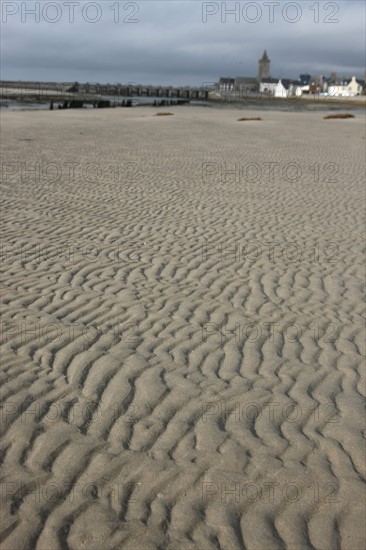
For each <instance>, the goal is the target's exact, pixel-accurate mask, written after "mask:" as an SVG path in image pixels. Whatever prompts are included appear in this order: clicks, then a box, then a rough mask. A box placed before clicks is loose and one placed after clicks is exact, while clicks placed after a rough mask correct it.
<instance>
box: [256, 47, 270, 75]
mask: <svg viewBox="0 0 366 550" xmlns="http://www.w3.org/2000/svg"><path fill="white" fill-rule="evenodd" d="M270 63H271V60H270V59H269V57H268V55H267V50H264V52H263V55H262V59H259V61H258V77H257V78H258V82H260V81H261V80H262V78H269V66H270Z"/></svg>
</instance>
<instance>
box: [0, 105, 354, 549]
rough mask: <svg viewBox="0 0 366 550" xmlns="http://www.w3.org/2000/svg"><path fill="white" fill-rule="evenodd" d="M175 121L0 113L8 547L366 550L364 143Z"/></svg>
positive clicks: (318, 123) (216, 118)
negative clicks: (256, 175) (35, 173)
mask: <svg viewBox="0 0 366 550" xmlns="http://www.w3.org/2000/svg"><path fill="white" fill-rule="evenodd" d="M174 113H175V116H174V117H166V118H165V117H162V118H164V120H163V119H159V117H158V118H155V117H153V116H152V115H153V114H154V113H153V111H151V110H149V109H148V108H141V109H136V110H133V111H131V112H128V113H126V112H122V111H117V110H115V111H114V110H113V111H110V112H98V113H97V114H95V113H94V112H80V113H78V112H71V111H70V112H61V113H58V112H56V113H55V112H54V113H49V112H41V113H7V114H4V115H3V122H2V125H3V130H4V135H6V136H7V138H6V143H5V144H4V157H5V158H4V160H5V161H6V162H7V163H15V164H14V166H16V167H19V163H21V162H26V163H27V166H28V168H29V167H31V166H34V163H36V162H40V163H43V164H44V163H51V162H53V163H56V164H58V166H61V165H62V166H64V163H73V162H79V163H80V164H81V165H83V166H86V165H87V164H88V163H93V162H97V163H99V164H100V166H101V169H102V174H101V177H99V178H97V179H96V181H91V179H92V178H89V181H86V179H85V178H84V177H82V176H81V175H80V173H79V172H78V171H77V174H76V175H75V176H74V178H73V180H72V181H70V177H69V176H68V173H66V170H63V171H62V175H61V178H60V179H59V180H58V181H51V180H52V178H51V177H49V178H42V177H41V178H37V177H32V176H31V175H30V176H29V175H28V176H26V177H23V178H22V177H21V172H20V170H19V169H13V168H11V166H10V165H9V167H8V168H7V169H6V171H7V173H6V177H4V178H3V182H2V194H3V204H4V207H3V215H2V242H3V244H4V246H3V250H2V251H3V258H2V260H3V262H2V275H3V277H2V278H3V293H2V313H3V315H2V328H3V334H2V342H1V357H2V375H1V376H2V439H1V461H2V509H3V512H2V521H1V525H2V533H1V547H2V548H4V549H20V548H22V549H33V548H34V549H37V550H49V549H51V548H52V549H60V550H62V549H65V548H70V549H73V550H74V549H75V550H76V549H93V548H95V549H96V548H103V549H112V548H113V549H117V548H124V549H131V550H132V549H137V548H138V549H162V548H164V549H171V550H173V549H197V550H198V549H199V550H203V549H207V550H211V549H220V548H221V549H225V550H226V549H244V548H247V549H250V550H282V549H285V548H286V549H289V550H305V549H312V550H313V549H316V550H329V549H330V548H333V549H347V550H358V549H359V550H361V549H363V548H364V547H365V532H364V525H365V524H364V513H363V506H364V504H365V485H364V482H365V469H364V453H365V435H364V395H365V377H364V356H365V344H364V342H365V333H364V307H363V290H364V288H363V283H364V272H363V262H364V242H363V222H364V219H363V208H362V206H363V199H364V196H363V193H364V191H363V171H364V167H363V165H362V158H363V155H364V144H365V141H364V134H363V125H362V123H361V121H359V120H358V118H357V117H356V119H354V120H350V121H339V122H338V121H336V123H337V124H339V126H337V129H339V132H340V134H338V133H337V132H335V131H334V126H332V127H331V126H330V124H329V123H328V122H326V121H323V120H322V118H321V116H319V115H318V114H306V115H305V114H288V113H270V112H268V113H266V114H265V117H264V116H263V114H261V113H259V116H262V118H264V119H265V120H263V121H262V122H260V123H255V122H253V123H251V122H248V123H241V124H237V123H236V119H237V118H238V116H237V115H238V113H237V112H236V111H234V110H228V111H214V110H205V109H193V108H186V107H184V108H183V107H182V108H176V109H175V110H174ZM239 114H240V113H239ZM205 162H209V163H214V164H213V165H212V166H213V168H212V169H213V170H216V168H215V166H216V167H217V173H216V174H214V175H213V177H210V178H206V180H205V178H203V177H202V163H205ZM250 162H255V163H258V165H259V166H261V167H262V168H263V174H262V177H261V178H260V180H256V181H253V182H251V181H246V180H245V179H243V178H240V181H238V180H237V179H236V177H235V175H234V176H233V175H230V174H228V175H227V177H226V178H225V179H226V181H224V178H223V177H222V176H221V175H220V170H221V167H222V166H226V167H227V169H230V168H233V166H234V165H235V163H241V164H242V165H244V164H245V163H250ZM268 162H276V163H279V165H280V166H283V165H284V164H286V163H288V162H295V163H298V164H299V165H300V166H301V167H302V174H303V175H302V177H301V179H300V180H299V181H296V182H294V181H286V180H285V179H284V178H283V177H282V176H281V174H277V173H275V174H274V177H273V179H272V180H271V179H270V178H269V177H266V176H265V175H264V174H265V172H264V170H265V163H268ZM115 163H121V164H122V165H124V172H123V171H122V172H121V174H120V178H119V181H116V179H117V178H116V177H115V173H113V170H112V169H111V168H110V166H115ZM126 163H130V165H129V166H127V168H126ZM315 163H318V165H319V166H320V167H321V170H322V169H323V167H324V165H326V164H327V163H336V164H337V166H338V173H337V178H336V181H332V182H328V181H323V179H324V178H322V176H323V175H324V174H321V177H320V181H314V171H312V169H310V168H309V167H310V166H311V165H314V164H315ZM131 166H132V170H131ZM136 166H137V167H138V170H137V171H136V173H134V172H135V167H136ZM269 242H271V243H278V245H277V246H276V249H275V254H274V257H270V256H269V253H268V250H269V249H268V247H267V245H265V243H269ZM248 243H252V245H251V246H252V247H253V243H256V245H257V246H258V247H260V248H257V253H254V252H253V250H254V249H253V248H252V249H251V253H250V254H249V252H248V250H249V249H248V248H247V249H245V250H246V253H245V254H244V253H243V247H245V246H246V245H248ZM291 243H297V244H298V245H299V246H300V248H301V257H300V258H299V259H297V260H296V261H294V259H293V257H292V256H291V253H289V254H288V255H286V254H283V253H282V250H283V247H284V246H290V248H291ZM329 243H332V246H333V248H329V246H330V244H329ZM22 245H23V248H22ZM37 246H38V247H41V248H39V249H38V250H40V251H41V252H39V253H38V255H37V253H36V251H37ZM4 247H5V248H4ZM334 247H335V248H334ZM290 248H286V250H288V251H290ZM258 250H260V252H261V253H260V254H259V253H258ZM233 251H239V252H235V253H234V252H233ZM240 251H241V252H240ZM298 328H300V331H298Z"/></svg>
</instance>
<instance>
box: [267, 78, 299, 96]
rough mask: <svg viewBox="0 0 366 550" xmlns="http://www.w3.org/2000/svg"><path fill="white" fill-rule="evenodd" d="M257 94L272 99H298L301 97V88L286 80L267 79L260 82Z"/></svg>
mask: <svg viewBox="0 0 366 550" xmlns="http://www.w3.org/2000/svg"><path fill="white" fill-rule="evenodd" d="M259 92H260V93H263V94H268V95H271V96H273V97H282V98H284V97H299V96H301V95H302V90H301V86H300V85H299V84H298V83H296V82H291V81H290V80H288V79H281V78H280V79H278V78H267V79H265V80H262V82H261V83H260V86H259Z"/></svg>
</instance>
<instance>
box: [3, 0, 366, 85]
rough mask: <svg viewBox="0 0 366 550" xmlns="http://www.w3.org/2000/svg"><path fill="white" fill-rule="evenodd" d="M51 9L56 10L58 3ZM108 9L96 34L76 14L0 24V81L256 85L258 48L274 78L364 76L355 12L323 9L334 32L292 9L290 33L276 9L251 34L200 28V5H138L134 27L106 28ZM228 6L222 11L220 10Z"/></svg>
mask: <svg viewBox="0 0 366 550" xmlns="http://www.w3.org/2000/svg"><path fill="white" fill-rule="evenodd" d="M2 3H3V4H4V2H2ZM5 3H6V2H5ZM80 3H81V2H80ZM285 3H287V4H288V2H281V6H280V8H281V9H282V5H283V4H285ZM8 4H9V2H8ZM12 4H19V5H20V2H12ZM33 4H34V2H28V5H29V6H31V5H33ZM59 4H60V6H61V8H63V9H64V6H63V1H62V0H60V1H59ZM84 4H85V2H84ZM115 4H116V2H115V0H114V1H112V0H111V1H109V0H104V1H103V2H101V3H100V6H101V10H102V18H101V20H100V21H99V22H97V23H95V24H90V23H87V22H85V21H83V20H82V18H81V16H80V13H81V12H80V11H79V12H77V11H76V10H75V14H76V17H75V22H74V23H73V24H70V23H69V22H68V21H67V18H66V15H67V12H66V11H63V17H62V19H61V20H60V21H59V22H57V23H55V24H50V23H47V22H45V21H41V22H40V23H35V22H34V21H32V18H31V17H30V18H28V17H27V21H26V22H25V23H22V22H21V21H20V16H19V14H18V15H17V16H16V15H15V16H12V17H9V19H8V22H7V23H3V24H2V30H3V38H2V47H3V52H2V78H3V79H13V78H16V79H29V80H69V81H72V80H79V81H100V82H102V81H109V82H116V81H123V82H128V81H130V82H146V83H152V84H153V83H162V84H192V85H193V84H200V83H201V82H203V81H204V82H213V81H216V80H217V79H218V78H219V77H220V76H221V75H232V76H236V75H248V76H252V75H255V74H256V71H257V60H258V57H259V56H260V55H261V54H262V52H263V49H264V48H266V49H267V51H268V53H269V56H270V58H271V61H272V63H271V72H272V74H273V75H274V76H280V75H281V76H289V77H297V76H298V74H299V73H301V72H305V71H307V72H311V73H321V74H329V72H330V71H333V70H336V71H337V72H339V73H340V74H345V75H347V74H351V73H352V74H354V73H355V74H357V75H358V76H362V75H363V74H364V67H365V57H364V56H365V54H364V42H365V30H364V17H365V5H364V3H363V2H358V1H355V0H352V1H347V2H344V1H343V2H333V3H331V2H330V3H329V2H328V4H334V5H335V6H339V8H340V9H339V12H338V13H337V14H336V15H335V16H334V18H338V19H339V22H338V23H334V24H333V23H325V22H324V21H323V20H324V19H325V17H327V16H328V17H329V16H330V14H331V11H330V10H329V9H328V10H327V11H325V9H324V6H325V4H324V3H322V2H319V3H318V4H319V6H320V8H319V9H320V11H319V16H320V22H319V23H314V13H313V11H312V10H310V6H312V5H314V2H306V1H298V2H297V5H298V6H300V7H301V10H302V17H301V19H300V20H299V21H298V22H297V23H294V24H290V23H288V22H286V21H284V20H283V17H282V16H280V15H281V10H280V9H279V8H278V9H279V11H278V12H275V14H276V13H278V14H279V15H277V17H276V18H275V22H274V23H270V22H269V21H268V15H267V12H266V16H262V18H261V20H260V21H258V22H257V23H252V24H251V23H248V22H246V21H244V20H243V19H242V18H241V20H240V21H239V22H238V23H235V21H234V18H233V17H228V19H227V22H226V23H223V22H222V21H221V17H220V14H216V15H215V16H212V17H209V18H208V21H207V23H203V22H202V3H201V2H197V1H188V2H187V1H183V0H182V1H177V2H171V1H170V2H163V1H161V0H159V1H154V0H149V1H137V2H136V4H138V5H139V8H140V9H139V13H138V14H136V15H135V17H137V18H138V19H139V23H123V22H120V23H114V22H113V12H112V10H110V9H109V8H110V7H111V6H112V5H115ZM216 4H217V6H220V5H221V2H217V3H216ZM243 4H245V2H241V6H242V5H243ZM257 4H258V5H261V6H262V7H263V6H264V4H263V2H259V1H258V2H257ZM126 5H127V2H120V6H121V9H120V16H121V18H122V17H126V14H127V13H129V12H130V11H131V9H130V8H129V9H128V10H123V7H126ZM233 5H234V2H229V3H227V6H228V8H230V7H232V6H233ZM263 13H264V12H263ZM289 13H290V12H289Z"/></svg>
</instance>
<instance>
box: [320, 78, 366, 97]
mask: <svg viewBox="0 0 366 550" xmlns="http://www.w3.org/2000/svg"><path fill="white" fill-rule="evenodd" d="M325 91H326V92H327V94H328V95H329V96H333V97H354V96H356V95H361V93H362V84H361V83H360V82H359V81H357V80H356V77H355V76H353V77H352V78H351V80H349V79H348V80H341V81H340V82H330V83H329V84H328V85H327V86H326V90H325Z"/></svg>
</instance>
